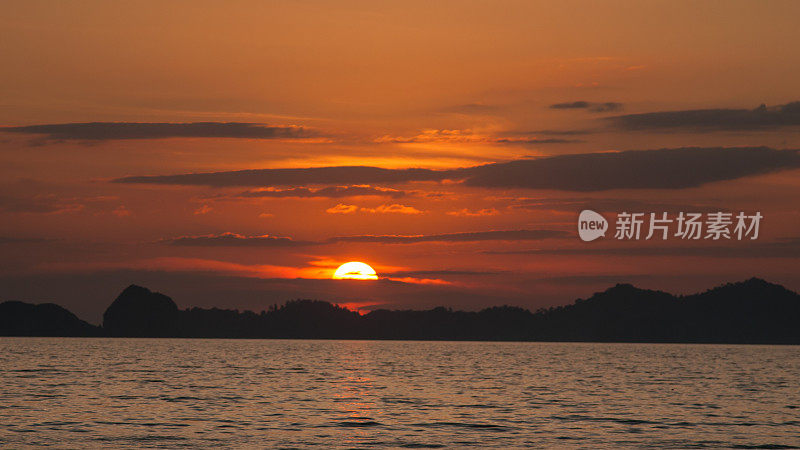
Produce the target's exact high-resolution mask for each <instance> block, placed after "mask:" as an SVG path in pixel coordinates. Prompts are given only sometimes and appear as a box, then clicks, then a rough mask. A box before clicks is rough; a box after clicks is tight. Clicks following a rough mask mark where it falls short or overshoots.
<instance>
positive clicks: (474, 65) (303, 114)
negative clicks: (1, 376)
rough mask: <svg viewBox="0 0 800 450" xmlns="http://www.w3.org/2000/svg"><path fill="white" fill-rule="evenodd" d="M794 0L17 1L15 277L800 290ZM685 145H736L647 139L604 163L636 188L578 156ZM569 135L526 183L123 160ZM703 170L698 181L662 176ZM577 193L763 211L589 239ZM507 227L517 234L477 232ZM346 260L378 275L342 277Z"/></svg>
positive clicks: (267, 155) (6, 88)
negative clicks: (593, 173) (720, 233)
mask: <svg viewBox="0 0 800 450" xmlns="http://www.w3.org/2000/svg"><path fill="white" fill-rule="evenodd" d="M798 16H800V4H798V3H797V2H791V1H785V2H780V1H772V2H739V1H719V2H713V1H710V2H702V3H694V2H691V3H690V2H658V1H653V2H633V1H625V2H602V3H600V2H589V1H564V2H494V1H491V2H490V1H480V2H478V1H467V2H433V3H431V2H408V1H403V2H380V3H376V2H366V1H365V2H306V1H296V2H244V1H241V2H238V1H234V2H180V1H178V2H167V3H165V2H137V3H119V2H100V1H97V2H88V1H87V2H76V3H61V2H59V3H53V2H44V1H42V2H39V1H19V2H17V1H10V2H4V3H3V4H2V6H0V60H2V61H3V68H2V70H0V127H2V128H0V280H2V281H0V300H11V299H20V300H28V301H55V302H57V303H61V304H64V305H65V306H68V307H70V308H71V309H73V310H74V311H75V312H76V313H78V314H79V315H81V316H82V317H85V318H87V319H90V320H92V321H96V320H97V318H98V317H99V315H100V313H101V312H102V310H103V309H104V308H105V307H106V306H107V304H108V303H109V302H110V301H111V300H112V299H113V297H114V296H115V295H116V294H117V293H118V292H119V291H121V290H122V289H123V288H124V287H125V286H127V284H130V283H139V284H143V285H146V286H148V287H149V288H151V289H156V290H160V291H162V292H164V293H166V294H168V295H171V296H173V297H174V298H175V300H176V301H177V302H178V304H179V305H181V306H189V305H203V306H211V305H215V306H221V307H238V308H251V309H256V310H260V309H263V308H265V307H266V306H268V305H270V304H273V303H282V302H284V301H286V300H288V299H291V298H296V297H314V298H319V299H322V300H331V301H335V302H340V303H347V304H351V305H358V304H362V305H370V307H373V308H374V307H377V306H375V305H379V306H385V307H391V308H421V307H430V306H436V305H440V304H441V305H446V306H453V307H456V308H464V309H475V308H480V307H483V306H488V305H495V304H502V303H508V304H517V305H521V306H525V307H529V308H538V307H541V306H548V305H552V304H561V303H566V302H570V301H572V300H574V299H575V298H576V297H579V296H583V297H586V296H588V295H590V294H591V293H592V292H594V291H596V290H599V289H602V288H605V287H607V286H608V285H610V284H614V283H616V282H633V283H634V284H637V285H639V286H642V287H648V288H658V289H664V290H668V291H671V292H689V291H693V290H698V289H705V288H708V287H711V286H712V285H715V284H718V283H721V282H727V281H735V280H738V279H741V278H746V277H750V276H761V277H764V278H767V279H768V280H770V281H774V282H779V283H784V284H786V285H787V286H789V287H790V288H793V289H798V288H800V277H798V272H797V270H796V266H797V263H798V258H800V233H798V231H797V230H798V226H800V212H798V209H797V206H796V205H797V199H798V194H800V180H799V179H798V175H800V168H799V167H800V165H798V164H797V163H796V158H795V157H794V154H790V153H791V152H792V150H793V149H797V148H800V134H798V130H800V104H794V103H793V102H797V101H798V100H800V94H798V93H800V78H798V77H797V73H798V71H799V70H800V52H797V48H796V44H795V43H796V42H798V41H800V31H798V28H797V26H796V18H797V17H798ZM576 102H577V103H576ZM762 104H764V105H766V108H765V109H759V107H760V105H762ZM674 111H679V112H680V113H678V114H673V113H672V112H674ZM90 122H91V123H95V124H94V125H91V126H89V125H85V124H86V123H90ZM199 122H204V123H207V124H206V125H199V126H198V125H189V126H187V127H182V126H180V125H176V124H197V123H199ZM81 124H83V125H81ZM137 124H150V125H147V126H144V127H142V126H140V125H137ZM40 125H52V127H38V128H37V126H40ZM126 127H127V128H126ZM681 147H698V149H697V150H696V152H695V151H694V150H693V151H692V152H694V153H696V154H697V155H706V154H707V152H706V153H704V149H708V148H711V149H722V150H725V151H726V153H724V154H722V156H719V155H717V156H714V157H710V156H709V157H705V156H703V157H702V159H700V160H695V159H692V158H694V156H693V154H689V153H692V152H689V153H686V154H683V153H682V154H681V156H680V157H679V160H678V161H677V163H676V164H678V165H677V166H675V167H679V169H674V168H672V169H669V170H672V172H670V173H664V171H665V170H667V169H666V167H668V166H664V165H663V160H661V159H658V158H660V156H659V155H661V153H655V154H654V155H655V156H654V158H655V159H653V160H652V162H650V163H648V165H646V166H645V167H643V168H641V169H637V171H636V173H631V174H630V176H628V175H624V176H619V174H617V176H615V177H614V178H616V179H619V178H622V179H628V178H630V179H631V180H635V179H636V180H639V179H640V181H638V182H636V183H633V182H632V183H633V185H632V186H628V187H625V188H620V187H618V186H609V187H608V188H602V189H597V188H586V186H584V185H583V184H581V183H582V182H583V180H581V179H579V178H581V177H579V176H578V175H575V174H576V173H578V172H575V171H576V170H578V169H579V168H580V167H585V166H586V165H587V164H588V166H589V167H594V165H595V164H596V163H595V162H593V161H596V160H595V159H593V158H595V157H596V156H597V155H596V154H604V153H607V152H622V151H626V150H658V149H675V148H681ZM733 147H766V148H768V149H770V150H768V151H762V152H759V151H757V150H756V152H755V153H754V154H756V156H754V157H753V158H755V159H752V160H751V157H750V156H749V155H751V153H746V152H745V153H742V152H736V151H731V152H727V150H726V149H729V148H733ZM578 154H584V155H589V156H588V159H582V158H573V159H569V160H568V161H571V162H568V163H565V164H566V167H565V168H564V169H563V170H564V171H565V172H563V174H562V172H560V171H551V170H549V169H547V170H546V169H541V170H543V171H544V172H541V171H533V172H531V176H530V177H529V178H525V177H524V173H523V181H524V183H523V184H525V185H524V186H521V185H520V184H519V183H518V184H510V183H509V182H508V181H509V180H507V179H506V178H507V177H505V176H503V173H502V172H501V173H500V176H498V175H492V177H493V178H492V181H491V182H492V183H494V185H492V186H489V185H488V184H487V183H486V182H476V181H469V180H466V181H465V180H464V179H458V176H459V174H460V173H461V172H457V171H453V172H452V174H453V175H452V176H449V175H448V176H439V175H437V174H438V172H434V173H433V174H434V175H435V178H436V179H427V180H411V179H407V177H406V178H403V177H404V176H405V175H401V172H391V173H392V174H393V175H392V176H395V175H396V176H398V177H400V178H401V179H395V180H393V181H375V180H374V179H372V178H369V177H366V176H364V175H363V174H360V173H356V172H352V173H350V172H348V174H347V176H346V177H345V178H344V179H342V180H336V181H333V182H330V181H324V180H323V182H319V180H318V179H317V178H315V177H317V176H320V175H318V174H319V173H321V172H313V171H311V172H304V173H308V174H309V175H307V176H306V175H304V176H305V178H302V179H300V178H297V179H293V180H295V181H289V182H281V183H277V182H275V183H272V182H264V180H268V179H271V178H269V177H272V176H273V174H274V173H273V172H269V174H268V175H264V176H265V177H266V178H263V179H260V181H259V182H257V183H253V182H248V181H242V180H243V178H242V176H241V174H232V175H231V174H223V176H224V177H226V178H225V179H226V180H228V181H225V182H224V183H222V182H219V181H214V182H212V183H211V184H212V185H209V184H208V183H205V184H203V183H199V184H198V183H187V182H183V181H181V182H179V183H175V182H172V181H169V180H171V179H146V180H144V181H141V180H140V181H139V182H135V183H134V182H120V179H122V178H124V177H143V176H172V175H182V174H192V173H206V172H231V171H238V170H245V169H256V170H259V169H276V168H289V169H291V168H300V169H304V168H325V167H335V166H370V167H379V168H385V169H404V168H421V169H436V170H448V169H458V168H465V167H474V166H482V165H486V164H492V163H508V162H513V161H536V160H542V161H545V163H544V164H545V166H543V167H551V166H550V165H549V162H548V161H549V159H548V158H551V157H554V156H559V155H578ZM664 154H666V153H664ZM715 155H716V153H715ZM629 157H631V156H630V154H625V153H623V154H622V158H623V159H626V158H629ZM587 161H588V162H587ZM697 161H700V162H697ZM500 167H501V169H502V168H503V167H505V166H500ZM537 167H538V166H537ZM669 167H672V166H669ZM534 169H535V167H534ZM729 169H730V170H729ZM734 169H735V170H734ZM502 170H505V169H502ZM535 170H540V169H535ZM731 171H733V172H735V173H733V172H731ZM448 173H451V172H448ZM686 173H690V174H697V175H696V177H697V180H696V182H694V183H693V184H692V183H690V184H691V185H689V186H687V185H678V184H675V185H672V184H670V183H672V181H668V182H667V184H669V186H658V187H655V186H654V183H656V182H657V181H658V180H661V179H666V180H668V179H669V178H670V174H671V175H673V177H672V178H674V179H680V178H681V177H682V176H683V175H684V174H686ZM732 173H733V174H732ZM612 175H613V173H612V172H608V175H607V176H606V181H608V179H609V177H612ZM693 176H695V175H693ZM600 178H601V179H602V174H601V176H600ZM218 179H219V178H218ZM165 180H166V181H165ZM230 180H234V181H230ZM612 181H613V180H612ZM637 183H638V184H637ZM612 184H613V183H612ZM587 205H588V206H592V205H596V206H594V208H595V209H598V210H600V209H602V208H604V207H605V208H607V209H602V212H605V213H606V215H607V216H608V217H609V218H612V217H613V215H614V213H616V212H619V211H621V210H623V209H627V210H641V211H643V212H661V211H667V210H669V211H671V212H676V211H680V210H685V211H693V210H702V211H708V210H730V211H736V212H738V211H740V210H741V211H747V212H755V211H756V210H759V211H761V212H762V214H763V215H764V216H765V219H764V222H763V223H762V230H761V236H760V237H759V239H758V240H757V241H752V242H750V241H742V242H736V241H733V242H708V241H701V242H691V243H686V242H681V241H680V240H675V239H671V240H669V241H668V242H665V243H664V242H616V241H614V240H613V239H606V240H604V241H602V242H593V243H583V242H581V241H579V240H578V238H577V235H576V233H575V226H576V224H575V223H576V218H577V214H578V212H580V209H582V208H583V206H587ZM615 208H616V209H615ZM498 231H499V232H503V231H508V232H516V231H522V233H517V234H514V233H509V234H494V235H492V234H488V235H487V234H480V233H487V232H498ZM542 232H545V233H544V234H547V233H550V232H552V233H551V235H547V236H546V237H542V236H544V235H543V234H542ZM464 233H467V234H466V235H465V234H464ZM469 233H478V234H469ZM537 233H538V234H537ZM559 233H560V234H559ZM264 236H269V237H264ZM353 236H361V237H360V238H358V239H354V238H352V237H353ZM365 236H366V237H365ZM375 236H380V238H376V237H375ZM392 236H395V237H396V236H415V238H400V239H399V240H398V239H397V238H392ZM182 237H183V238H185V239H183V240H180V239H179V238H182ZM272 237H279V238H290V239H291V240H288V239H284V240H280V239H274V238H272ZM598 249H601V251H597V250H598ZM665 249H666V250H665ZM795 249H796V250H797V252H794V250H795ZM592 252H594V253H592ZM351 260H356V261H364V262H367V263H369V264H371V265H372V266H373V267H375V268H376V270H377V271H378V273H379V275H381V276H382V278H384V279H383V280H381V281H379V282H377V283H369V282H367V283H361V284H359V282H357V281H333V280H327V279H325V278H326V277H327V276H328V275H329V273H330V272H331V271H332V270H333V269H335V267H336V265H337V264H339V263H342V262H346V261H351Z"/></svg>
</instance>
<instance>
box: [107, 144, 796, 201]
mask: <svg viewBox="0 0 800 450" xmlns="http://www.w3.org/2000/svg"><path fill="white" fill-rule="evenodd" d="M798 167H800V153H798V151H797V150H775V149H772V148H768V147H709V148H699V147H686V148H673V149H659V150H629V151H623V152H605V153H583V154H570V155H559V156H550V157H543V158H537V159H524V160H516V161H511V162H503V163H492V164H485V165H482V166H475V167H469V168H463V169H449V170H432V169H383V168H378V167H368V166H349V167H348V166H340V167H314V168H300V169H257V170H242V171H233V172H215V173H198V174H184V175H162V176H139V177H126V178H119V179H116V180H113V182H115V183H140V184H177V185H201V186H213V187H225V186H260V187H276V186H287V185H314V184H317V185H325V184H334V185H342V184H346V185H349V184H372V183H402V182H411V181H444V180H458V181H461V182H463V183H464V184H465V185H466V186H473V187H488V188H504V189H509V188H519V189H554V190H563V191H581V192H589V191H604V190H611V189H682V188H689V187H697V186H702V185H704V184H707V183H712V182H716V181H726V180H735V179H738V178H742V177H746V176H750V175H760V174H766V173H771V172H776V171H780V170H787V169H795V168H798Z"/></svg>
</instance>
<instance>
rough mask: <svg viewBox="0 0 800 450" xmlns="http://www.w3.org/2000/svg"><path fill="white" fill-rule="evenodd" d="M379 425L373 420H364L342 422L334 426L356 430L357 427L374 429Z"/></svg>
mask: <svg viewBox="0 0 800 450" xmlns="http://www.w3.org/2000/svg"><path fill="white" fill-rule="evenodd" d="M378 425H381V423H380V422H375V421H374V420H365V421H359V422H354V421H344V422H339V423H338V424H337V425H336V426H339V427H344V428H358V427H374V426H378Z"/></svg>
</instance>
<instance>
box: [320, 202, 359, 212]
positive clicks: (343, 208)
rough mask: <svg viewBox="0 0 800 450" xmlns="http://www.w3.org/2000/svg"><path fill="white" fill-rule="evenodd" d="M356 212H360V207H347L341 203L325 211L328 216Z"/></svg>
mask: <svg viewBox="0 0 800 450" xmlns="http://www.w3.org/2000/svg"><path fill="white" fill-rule="evenodd" d="M356 211H358V206H356V205H345V204H344V203H339V204H338V205H336V206H333V207H331V208H328V209H326V210H325V212H326V213H328V214H351V213H354V212H356Z"/></svg>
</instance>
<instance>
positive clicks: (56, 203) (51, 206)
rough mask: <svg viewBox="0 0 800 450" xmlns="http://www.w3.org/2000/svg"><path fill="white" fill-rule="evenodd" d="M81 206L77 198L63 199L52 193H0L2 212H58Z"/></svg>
mask: <svg viewBox="0 0 800 450" xmlns="http://www.w3.org/2000/svg"><path fill="white" fill-rule="evenodd" d="M83 208H84V205H83V204H81V203H80V201H79V200H78V199H64V198H61V197H58V196H57V195H54V194H37V195H20V196H6V195H0V211H2V212H10V213H39V214H59V213H65V212H75V211H80V210H82V209H83Z"/></svg>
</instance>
